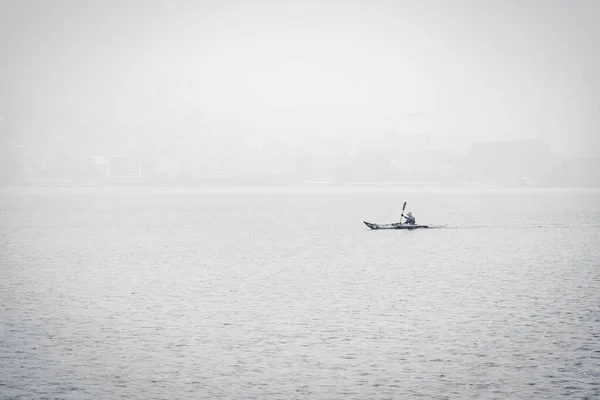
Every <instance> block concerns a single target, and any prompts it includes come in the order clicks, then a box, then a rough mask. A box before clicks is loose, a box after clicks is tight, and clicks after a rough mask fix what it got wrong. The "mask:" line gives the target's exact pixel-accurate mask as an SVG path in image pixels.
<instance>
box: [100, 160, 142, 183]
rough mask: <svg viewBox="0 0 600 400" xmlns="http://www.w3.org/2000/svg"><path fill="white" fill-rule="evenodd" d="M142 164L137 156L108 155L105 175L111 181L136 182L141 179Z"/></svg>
mask: <svg viewBox="0 0 600 400" xmlns="http://www.w3.org/2000/svg"><path fill="white" fill-rule="evenodd" d="M142 176H143V175H142V164H141V162H140V159H139V158H138V157H129V156H110V157H108V169H107V174H106V177H107V178H108V180H109V181H113V182H137V181H141V179H142Z"/></svg>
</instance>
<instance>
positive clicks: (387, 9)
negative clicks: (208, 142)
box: [0, 0, 600, 155]
mask: <svg viewBox="0 0 600 400" xmlns="http://www.w3.org/2000/svg"><path fill="white" fill-rule="evenodd" d="M598 21H600V1H595V0H571V1H567V0H556V1H552V0H548V1H542V0H540V1H516V0H507V1H500V0H498V1H485V0H481V1H476V0H471V1H466V0H437V1H434V0H431V1H296V2H293V1H251V0H249V1H212V2H201V1H191V0H190V1H182V0H170V1H142V0H139V1H116V0H113V1H83V0H81V1H78V0H73V1H66V0H53V1H41V0H35V1H34V0H21V1H17V0H0V51H1V52H2V53H1V54H2V59H3V62H2V63H1V65H0V68H2V71H0V72H1V75H0V114H1V115H2V118H1V119H2V122H0V132H1V133H2V135H8V134H9V133H8V130H9V129H8V127H10V129H11V132H12V134H14V132H17V133H18V134H22V133H25V134H26V135H29V136H32V135H33V136H43V135H51V136H52V135H61V134H62V135H67V136H69V135H73V134H77V135H80V136H81V135H83V136H86V135H89V137H99V136H101V135H106V134H107V132H109V133H111V134H115V133H116V134H119V133H120V132H124V133H126V134H129V133H131V132H134V133H135V134H136V135H154V136H158V137H163V138H169V137H170V136H171V135H173V133H174V132H175V133H178V132H186V133H187V134H190V132H192V133H191V134H195V135H203V134H205V132H207V131H212V132H220V131H223V130H228V131H231V132H233V134H235V135H248V134H252V133H255V132H264V131H265V130H267V131H270V132H275V133H276V134H277V135H282V136H283V137H285V138H286V140H289V141H290V142H299V141H302V140H303V139H304V138H310V137H320V136H328V137H349V138H350V137H355V138H358V140H359V141H364V142H368V141H369V140H370V138H371V137H373V136H377V135H380V134H381V133H384V132H388V131H398V132H404V133H406V134H409V135H410V134H426V135H430V136H431V137H432V138H433V139H432V140H433V142H434V143H435V144H436V145H438V147H440V146H441V147H448V148H452V147H457V146H464V145H466V144H468V143H469V142H471V141H473V140H490V139H519V138H537V139H540V140H543V141H545V142H547V143H550V144H551V146H552V148H553V149H555V150H563V151H565V152H572V153H576V154H589V155H593V154H600V138H599V136H600V117H599V114H600V84H599V81H598V77H597V71H600V50H598V48H599V47H600V46H598V44H597V43H596V42H597V39H598V38H599V37H600V35H599V31H600V28H597V27H596V24H597V22H598ZM590 153H592V154H590Z"/></svg>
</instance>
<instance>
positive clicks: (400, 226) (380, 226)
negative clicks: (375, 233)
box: [363, 221, 446, 230]
mask: <svg viewBox="0 0 600 400" xmlns="http://www.w3.org/2000/svg"><path fill="white" fill-rule="evenodd" d="M363 222H364V224H365V225H366V226H368V227H369V228H371V229H408V230H414V229H433V228H444V227H446V225H408V224H400V223H395V224H374V223H372V222H367V221H363Z"/></svg>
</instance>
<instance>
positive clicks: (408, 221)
mask: <svg viewBox="0 0 600 400" xmlns="http://www.w3.org/2000/svg"><path fill="white" fill-rule="evenodd" d="M403 217H404V218H405V219H406V221H405V222H404V224H405V225H406V224H408V225H414V224H416V223H417V220H416V219H415V217H413V215H412V212H410V211H409V212H408V214H406V215H403Z"/></svg>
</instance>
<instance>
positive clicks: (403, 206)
mask: <svg viewBox="0 0 600 400" xmlns="http://www.w3.org/2000/svg"><path fill="white" fill-rule="evenodd" d="M405 208H406V202H404V204H403V205H402V214H404V209H405Z"/></svg>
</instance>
